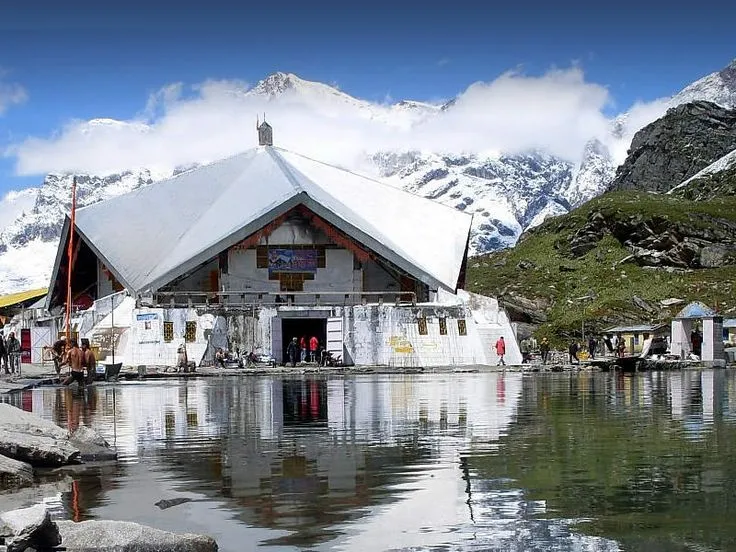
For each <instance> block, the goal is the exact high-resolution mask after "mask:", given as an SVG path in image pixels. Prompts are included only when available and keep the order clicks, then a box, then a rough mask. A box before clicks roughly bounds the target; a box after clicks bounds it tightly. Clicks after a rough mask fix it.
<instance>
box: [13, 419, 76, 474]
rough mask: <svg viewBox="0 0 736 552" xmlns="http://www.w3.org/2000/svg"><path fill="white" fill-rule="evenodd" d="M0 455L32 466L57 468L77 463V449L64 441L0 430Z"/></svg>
mask: <svg viewBox="0 0 736 552" xmlns="http://www.w3.org/2000/svg"><path fill="white" fill-rule="evenodd" d="M0 454H2V455H5V456H8V457H10V458H13V459H15V460H19V461H21V462H28V463H29V464H31V465H32V466H42V467H43V466H48V467H57V466H63V465H65V464H72V463H75V462H77V461H79V454H80V452H79V449H78V448H76V447H74V446H73V445H72V444H71V443H70V442H69V441H68V440H66V439H56V438H54V437H49V436H46V435H37V434H33V433H22V432H20V431H8V430H7V429H4V428H3V429H0Z"/></svg>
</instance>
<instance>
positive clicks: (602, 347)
mask: <svg viewBox="0 0 736 552" xmlns="http://www.w3.org/2000/svg"><path fill="white" fill-rule="evenodd" d="M494 349H495V351H496V356H497V357H498V366H505V365H506V361H505V356H506V341H505V340H504V338H503V336H501V337H499V338H498V340H497V341H496V343H495V344H494ZM519 351H520V352H521V359H522V360H521V362H522V364H529V363H531V362H532V361H533V360H534V359H535V358H536V359H538V360H540V361H541V363H542V364H548V363H549V362H550V360H551V358H550V355H551V352H552V349H551V346H550V343H549V339H547V338H546V337H544V338H542V339H541V341H537V339H536V338H535V337H534V336H528V337H525V338H523V339H522V340H521V341H519ZM581 351H585V354H586V355H587V358H588V359H591V360H595V359H596V357H601V356H606V355H611V356H617V357H624V356H626V352H627V348H626V342H625V340H624V339H622V338H619V337H618V336H615V335H614V336H610V335H606V336H603V337H600V338H599V337H597V336H595V335H590V336H588V339H587V340H584V341H580V340H577V339H571V340H570V341H569V343H568V347H567V360H568V362H569V363H570V364H579V363H580V360H581V359H580V353H581Z"/></svg>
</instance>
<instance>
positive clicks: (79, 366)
mask: <svg viewBox="0 0 736 552" xmlns="http://www.w3.org/2000/svg"><path fill="white" fill-rule="evenodd" d="M81 345H82V346H81V348H80V347H79V345H78V344H77V340H76V339H75V338H73V337H72V338H71V339H69V340H67V339H66V338H65V337H62V338H60V339H58V340H57V341H56V342H55V343H54V344H53V345H52V347H51V352H52V358H53V360H54V369H55V370H56V375H57V377H58V379H59V382H61V383H62V384H63V385H70V384H72V383H75V382H76V383H77V384H78V385H79V386H80V387H83V386H84V385H86V384H87V383H91V382H93V381H94V379H95V374H96V369H97V359H96V358H95V354H94V352H93V351H92V349H91V348H90V346H89V339H86V338H82V340H81ZM64 366H68V367H69V374H68V375H67V377H66V378H65V379H64V380H63V381H62V379H61V369H62V368H63V367H64ZM85 372H86V374H85Z"/></svg>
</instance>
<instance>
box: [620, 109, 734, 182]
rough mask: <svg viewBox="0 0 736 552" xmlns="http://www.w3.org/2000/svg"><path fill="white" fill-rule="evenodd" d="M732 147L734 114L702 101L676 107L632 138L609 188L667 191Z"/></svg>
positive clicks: (732, 111) (731, 111)
mask: <svg viewBox="0 0 736 552" xmlns="http://www.w3.org/2000/svg"><path fill="white" fill-rule="evenodd" d="M734 148H736V110H729V109H725V108H723V107H721V106H719V105H716V104H715V103H713V102H706V101H695V102H690V103H687V104H682V105H678V106H676V107H673V108H671V109H669V110H668V111H667V114H666V115H665V116H664V117H662V118H661V119H657V120H656V121H654V122H653V123H651V124H649V125H647V126H645V127H644V128H643V129H641V130H640V131H639V132H637V133H636V134H635V135H634V139H633V140H632V142H631V147H630V148H629V156H628V157H627V158H626V161H625V162H624V163H623V164H622V165H621V166H620V167H619V168H618V170H617V171H616V178H615V179H614V180H613V182H612V183H611V185H610V189H611V190H627V189H636V190H645V191H652V192H659V193H664V192H668V191H669V190H671V189H673V188H674V187H675V186H678V185H679V184H680V183H681V182H683V181H684V180H686V179H688V178H689V177H691V176H693V175H694V174H696V173H697V172H698V171H700V170H701V169H703V168H705V167H707V166H708V165H710V164H711V163H713V162H715V161H717V160H718V159H720V158H721V157H723V156H724V155H726V154H727V153H729V152H730V151H732V150H733V149H734ZM693 152H696V153H693Z"/></svg>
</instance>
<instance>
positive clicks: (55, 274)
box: [44, 215, 133, 310]
mask: <svg viewBox="0 0 736 552" xmlns="http://www.w3.org/2000/svg"><path fill="white" fill-rule="evenodd" d="M70 225H71V220H70V218H69V215H65V216H64V226H63V227H62V230H61V239H60V241H59V248H58V249H57V251H56V260H55V261H54V269H53V271H52V272H51V281H50V282H49V293H48V294H47V295H46V302H45V304H44V307H45V308H46V310H49V309H50V308H51V298H52V295H53V290H54V284H55V283H56V280H57V279H58V278H59V269H60V268H61V262H62V259H63V258H64V253H65V251H64V250H65V249H66V244H67V242H68V241H69V229H70ZM74 226H75V233H76V234H77V235H78V236H79V237H80V238H81V239H82V240H84V243H85V244H86V245H87V247H89V248H90V249H91V250H92V253H94V254H95V257H97V259H98V260H100V261H102V262H103V263H104V264H105V266H106V267H107V268H108V270H110V272H112V274H113V276H115V279H116V280H117V281H118V282H120V283H121V284H122V285H123V287H125V289H127V290H129V291H130V290H132V289H133V288H132V286H131V285H130V284H129V283H128V282H127V281H126V279H125V278H123V276H122V275H121V274H120V271H119V270H118V269H117V268H115V266H114V265H113V264H112V263H111V262H110V261H109V260H108V259H107V257H106V256H105V255H103V254H102V252H101V251H100V250H99V249H98V248H97V247H96V246H95V245H94V244H93V243H92V240H90V239H89V238H88V237H87V236H86V235H85V234H84V232H83V231H82V230H81V229H80V228H79V226H77V225H76V224H75V225H74Z"/></svg>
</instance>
